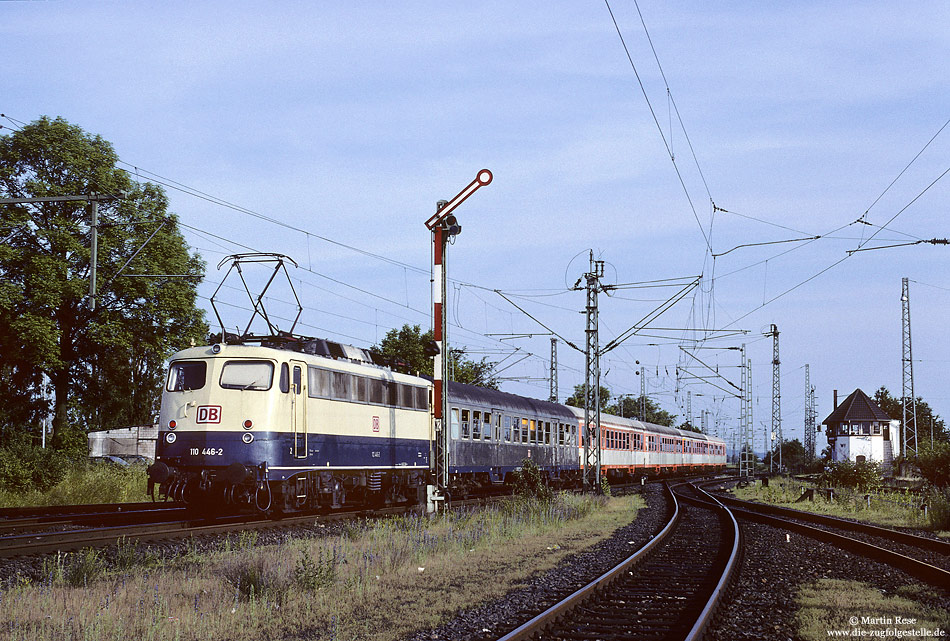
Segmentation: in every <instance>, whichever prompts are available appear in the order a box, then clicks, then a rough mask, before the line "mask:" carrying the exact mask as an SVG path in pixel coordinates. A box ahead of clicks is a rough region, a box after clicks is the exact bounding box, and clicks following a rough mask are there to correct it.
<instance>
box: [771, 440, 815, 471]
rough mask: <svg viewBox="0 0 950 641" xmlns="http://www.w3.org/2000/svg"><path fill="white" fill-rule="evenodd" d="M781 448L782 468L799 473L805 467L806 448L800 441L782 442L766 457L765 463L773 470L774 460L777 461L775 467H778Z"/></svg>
mask: <svg viewBox="0 0 950 641" xmlns="http://www.w3.org/2000/svg"><path fill="white" fill-rule="evenodd" d="M780 448H781V459H782V466H783V467H784V468H785V469H787V470H796V471H799V470H801V469H803V468H804V467H805V446H804V445H802V442H801V441H799V440H798V439H794V440H792V441H788V440H785V441H782V442H781V444H778V443H777V444H776V445H775V447H774V448H772V451H771V452H769V453H768V454H766V455H765V459H763V463H765V465H766V466H767V467H769V468H770V469H771V467H772V464H771V461H772V459H774V460H775V467H778V462H779V449H780Z"/></svg>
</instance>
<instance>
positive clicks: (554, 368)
mask: <svg viewBox="0 0 950 641" xmlns="http://www.w3.org/2000/svg"><path fill="white" fill-rule="evenodd" d="M548 400H549V401H551V402H552V403H557V338H555V337H554V336H552V337H551V393H550V394H549V395H548Z"/></svg>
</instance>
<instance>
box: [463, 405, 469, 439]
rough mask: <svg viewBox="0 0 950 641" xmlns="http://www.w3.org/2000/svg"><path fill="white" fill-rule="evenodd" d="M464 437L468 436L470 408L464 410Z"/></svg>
mask: <svg viewBox="0 0 950 641" xmlns="http://www.w3.org/2000/svg"><path fill="white" fill-rule="evenodd" d="M462 438H464V439H467V438H468V410H462Z"/></svg>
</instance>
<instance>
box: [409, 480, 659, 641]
mask: <svg viewBox="0 0 950 641" xmlns="http://www.w3.org/2000/svg"><path fill="white" fill-rule="evenodd" d="M643 498H644V499H645V500H646V502H647V507H646V508H644V509H641V510H640V511H639V512H638V514H637V518H636V519H635V520H634V521H632V522H631V523H630V524H629V525H626V526H624V527H622V528H619V529H618V530H616V532H614V536H612V537H610V538H609V539H607V540H605V541H602V542H600V543H598V544H597V545H594V546H592V547H590V548H588V549H587V550H584V551H583V552H579V553H577V554H573V555H571V556H569V557H567V558H566V559H564V560H563V561H562V562H561V563H560V564H559V565H558V567H556V568H555V569H553V570H551V571H549V572H544V573H539V574H538V575H536V576H534V577H533V578H531V579H530V580H529V581H528V582H527V585H526V586H525V587H522V588H519V589H517V590H513V591H512V592H509V593H508V594H506V595H505V596H504V597H502V598H500V599H498V600H496V601H492V602H490V603H486V604H481V605H479V606H478V607H475V608H472V609H469V610H465V611H464V612H461V613H460V614H459V615H458V616H457V617H456V618H455V619H453V620H452V621H449V622H448V623H446V624H444V625H442V626H440V627H438V628H436V629H433V630H426V631H423V632H420V633H417V634H415V635H413V636H411V637H409V639H408V640H407V641H475V640H479V641H481V640H489V639H492V640H493V639H497V638H498V637H500V636H502V635H503V634H506V633H507V632H508V631H510V630H512V629H514V628H515V627H517V626H518V625H521V624H522V623H524V622H526V621H528V620H530V619H531V618H533V617H534V616H535V615H537V614H540V613H541V612H543V611H544V610H545V609H547V608H548V607H550V606H551V605H554V604H555V603H557V602H558V601H560V600H561V599H563V598H565V597H566V596H568V595H570V594H571V593H573V592H575V591H576V590H578V589H580V588H582V587H584V586H585V585H587V584H588V583H590V582H591V581H593V580H594V579H596V578H598V577H599V576H600V575H602V574H603V573H605V572H606V571H607V570H609V569H610V568H612V567H614V566H615V565H617V564H618V563H620V562H621V561H622V560H624V559H626V558H627V557H628V556H630V554H631V553H632V551H635V550H638V549H640V548H641V547H643V545H644V544H646V542H647V541H649V540H650V539H651V538H652V537H653V536H655V535H656V533H657V532H659V531H660V530H661V529H662V528H663V525H665V524H666V521H667V519H668V518H669V509H670V508H669V503H668V501H667V499H666V498H665V494H664V490H663V488H662V487H661V486H659V485H658V484H650V485H647V486H646V487H645V488H644V490H643ZM631 541H632V542H633V545H631V543H630V542H631Z"/></svg>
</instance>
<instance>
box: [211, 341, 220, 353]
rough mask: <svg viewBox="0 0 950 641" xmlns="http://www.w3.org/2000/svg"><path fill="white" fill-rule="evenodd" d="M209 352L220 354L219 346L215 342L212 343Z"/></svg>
mask: <svg viewBox="0 0 950 641" xmlns="http://www.w3.org/2000/svg"><path fill="white" fill-rule="evenodd" d="M211 353H212V354H220V353H221V346H220V345H218V344H217V343H215V344H214V345H212V346H211Z"/></svg>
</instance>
